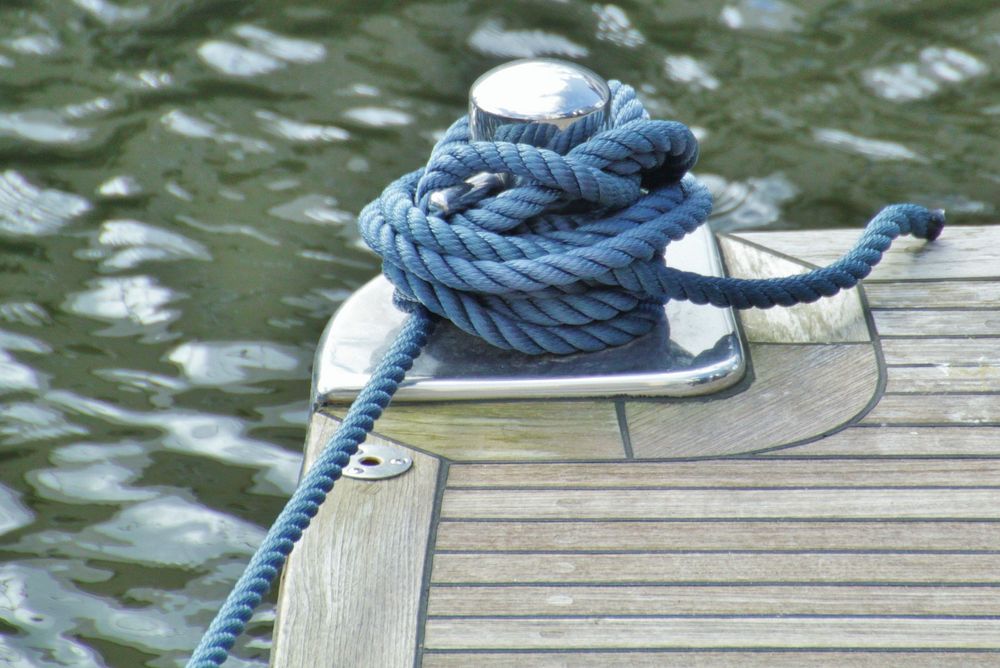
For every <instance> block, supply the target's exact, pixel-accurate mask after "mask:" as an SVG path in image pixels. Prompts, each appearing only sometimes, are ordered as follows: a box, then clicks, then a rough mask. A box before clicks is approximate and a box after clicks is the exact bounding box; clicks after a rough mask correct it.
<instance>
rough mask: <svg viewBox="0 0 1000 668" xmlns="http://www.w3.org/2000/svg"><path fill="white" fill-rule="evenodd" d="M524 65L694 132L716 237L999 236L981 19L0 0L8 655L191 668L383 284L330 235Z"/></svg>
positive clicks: (989, 75)
mask: <svg viewBox="0 0 1000 668" xmlns="http://www.w3.org/2000/svg"><path fill="white" fill-rule="evenodd" d="M535 55H551V56H561V57H566V58H570V59H574V60H578V61H580V62H582V63H584V64H586V65H588V66H590V67H591V68H593V69H595V70H597V71H598V72H600V73H601V74H603V75H605V76H606V77H608V78H620V79H623V80H626V81H628V82H630V83H632V84H633V85H634V86H635V87H636V88H637V89H639V90H640V91H641V93H642V95H643V98H644V100H645V102H646V104H647V107H648V108H649V109H650V110H651V111H652V112H653V113H654V115H656V116H659V117H672V118H676V119H678V120H681V121H683V122H685V123H688V124H689V125H691V126H692V127H693V128H695V129H696V133H697V134H698V136H699V138H700V139H701V140H702V160H701V163H700V165H699V167H698V172H699V175H700V176H702V177H703V178H705V179H706V180H707V181H708V182H709V184H710V185H711V187H712V188H713V190H714V191H715V192H716V193H717V194H718V200H719V203H718V209H719V214H718V215H717V216H716V217H715V219H714V220H713V225H714V226H715V227H716V228H717V229H734V228H749V227H755V228H772V229H779V228H783V229H784V228H790V229H798V228H815V227H835V226H836V227H843V226H860V225H861V224H862V223H863V222H864V221H866V220H867V219H868V217H869V216H870V215H871V214H873V213H874V212H875V211H876V210H877V209H878V208H879V207H880V206H882V205H884V204H886V203H890V202H894V201H916V202H919V203H922V204H927V205H933V206H941V207H945V208H947V209H948V211H949V216H950V221H951V224H956V225H962V224H985V223H991V222H995V221H996V219H997V212H996V207H997V205H998V202H1000V197H998V191H1000V131H998V130H997V126H998V122H1000V95H998V93H1000V78H998V76H997V72H998V70H1000V5H997V3H996V2H994V1H993V0H979V1H969V0H966V1H961V0H954V1H945V0H940V1H936V2H931V1H929V0H928V1H924V2H919V1H907V2H892V3H888V2H884V1H876V0H867V1H857V0H856V1H846V0H843V1H839V2H821V1H819V0H812V1H808V2H807V1H801V2H791V1H784V0H731V1H729V2H715V1H699V2H694V1H683V2H682V1H671V2H668V1H664V0H659V1H653V0H647V1H645V2H630V3H628V4H623V5H620V6H616V5H600V4H590V3H585V2H558V1H555V0H551V1H549V2H537V1H536V2H512V3H496V2H471V3H458V2H438V3H431V2H416V3H407V4H406V5H405V6H404V7H399V6H397V5H395V4H394V3H387V2H381V3H379V2H367V3H362V2H354V3H347V2H337V1H335V0H328V1H326V2H319V1H313V2H292V1H290V2H273V1H272V2H262V1H259V0H258V1H256V2H254V1H247V0H242V1H239V2H236V1H230V0H198V1H197V2H196V1H194V0H157V1H156V2H153V0H146V2H145V3H140V2H136V1H132V0H128V1H127V2H121V3H118V4H114V3H112V2H110V1H108V0H21V1H17V0H0V272H2V288H3V289H2V292H0V462H2V469H0V665H2V666H15V667H18V668H20V667H23V666H88V667H90V666H123V667H130V666H156V667H161V666H179V665H183V661H184V657H185V655H186V653H187V652H188V651H189V650H190V649H191V648H192V647H193V646H194V644H195V643H196V642H197V639H198V637H199V634H200V632H201V630H202V629H203V628H204V627H205V626H206V625H207V624H208V622H209V620H210V619H211V616H212V615H213V613H214V611H215V610H216V609H217V607H218V605H219V603H220V601H221V599H222V598H223V597H224V595H225V594H226V592H227V591H228V588H229V586H230V585H231V583H232V582H233V580H234V579H235V578H236V576H237V575H238V573H239V572H240V570H241V568H242V565H243V563H244V562H245V561H246V559H247V557H248V556H249V554H250V553H251V551H252V549H253V547H254V546H255V545H256V543H257V542H258V541H259V540H260V537H261V536H262V533H263V530H264V527H266V526H267V525H268V524H269V523H270V520H271V519H272V518H273V516H274V515H275V514H276V513H277V511H278V509H279V508H280V506H281V504H282V500H283V499H284V498H285V497H286V496H287V495H288V494H289V492H290V490H291V489H292V486H293V484H294V480H295V478H296V475H297V471H298V466H299V452H300V450H301V445H302V440H303V436H304V423H305V420H306V409H307V395H308V384H309V367H310V360H311V356H312V352H313V349H314V347H315V342H316V340H317V338H318V337H319V334H320V332H321V330H322V327H323V325H324V323H325V321H326V319H327V317H328V316H329V314H330V313H331V312H332V311H333V310H334V309H335V308H336V307H337V305H338V304H339V303H340V302H341V301H342V300H343V299H344V298H345V296H346V295H347V294H349V293H350V291H352V290H353V289H355V288H356V287H358V286H359V285H361V284H362V283H363V282H364V281H365V280H367V278H369V277H370V276H372V275H374V274H375V273H376V271H377V262H376V260H375V258H374V257H373V256H372V255H370V254H369V253H367V252H366V251H364V250H363V249H362V248H361V247H360V245H359V241H358V236H357V233H356V232H355V230H354V226H353V220H354V216H355V215H356V213H357V212H358V210H359V209H360V208H361V207H362V206H363V205H364V204H365V203H366V202H367V201H368V200H369V199H370V198H372V197H373V196H374V195H376V194H377V192H378V190H379V189H380V187H381V186H382V185H383V184H385V183H386V182H387V181H388V180H390V179H391V178H393V177H394V176H396V175H398V174H400V173H401V172H403V171H408V170H410V169H413V168H414V167H416V166H417V165H419V164H420V162H421V159H422V158H423V157H424V156H425V155H426V153H427V151H428V149H429V148H430V146H431V143H432V141H433V138H434V136H435V135H436V133H439V132H440V131H441V130H443V129H444V128H445V127H446V126H447V125H448V124H449V123H450V122H451V120H452V119H453V118H454V117H455V116H456V115H458V114H460V113H461V112H462V110H463V106H464V96H465V91H466V89H467V87H468V85H469V83H470V82H471V81H472V80H473V79H474V78H475V77H476V76H477V75H478V74H479V73H481V72H482V71H484V70H485V69H488V68H489V67H491V66H493V65H495V64H497V63H499V62H502V61H504V60H507V59H511V58H515V57H524V56H535ZM272 617H273V607H272V606H270V605H265V606H264V608H263V610H262V612H260V613H259V614H258V616H257V617H256V618H255V621H254V622H253V624H252V626H251V634H250V636H249V638H248V639H245V640H244V641H242V642H241V643H240V645H239V649H238V654H239V657H240V658H239V659H237V660H233V661H232V662H231V664H227V665H233V666H263V665H266V662H267V656H268V651H269V642H270V640H269V637H270V630H271V621H272Z"/></svg>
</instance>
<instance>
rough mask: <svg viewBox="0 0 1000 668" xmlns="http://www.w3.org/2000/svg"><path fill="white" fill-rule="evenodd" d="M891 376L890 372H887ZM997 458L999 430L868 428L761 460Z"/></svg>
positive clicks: (999, 452)
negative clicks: (805, 458) (799, 458)
mask: <svg viewBox="0 0 1000 668" xmlns="http://www.w3.org/2000/svg"><path fill="white" fill-rule="evenodd" d="M890 373H891V370H890ZM789 455H794V456H796V457H1000V427H985V426H967V427H947V426H946V427H938V426H908V427H893V426H881V425H879V426H871V427H864V428H853V429H845V430H844V431H841V432H838V433H836V434H832V435H831V436H828V437H826V438H824V439H822V440H819V441H815V442H813V443H809V444H807V445H803V446H800V447H797V448H789V449H787V450H779V451H776V452H774V453H766V454H763V455H759V456H760V457H762V458H763V457H769V456H776V457H787V456H789Z"/></svg>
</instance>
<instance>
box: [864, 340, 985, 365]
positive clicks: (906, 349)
mask: <svg viewBox="0 0 1000 668" xmlns="http://www.w3.org/2000/svg"><path fill="white" fill-rule="evenodd" d="M882 353H883V354H884V355H885V363H886V364H888V365H890V366H891V365H908V366H913V365H925V366H926V365H942V366H943V365H949V366H968V367H979V366H982V365H984V364H996V363H997V362H998V361H1000V337H985V338H958V339H941V338H935V337H927V338H892V339H883V340H882Z"/></svg>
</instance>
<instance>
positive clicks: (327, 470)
mask: <svg viewBox="0 0 1000 668" xmlns="http://www.w3.org/2000/svg"><path fill="white" fill-rule="evenodd" d="M433 326H434V320H433V318H432V316H431V315H430V314H429V313H428V312H427V311H426V310H425V309H423V308H420V307H419V306H418V307H416V308H415V309H413V310H412V311H411V313H410V316H409V317H408V318H407V319H406V322H405V323H404V325H403V328H402V330H401V331H400V333H399V335H398V336H397V338H396V340H395V342H394V343H393V344H392V347H390V349H389V351H388V352H387V353H386V354H385V357H383V358H382V360H381V361H380V362H379V364H378V366H377V367H376V369H375V371H374V372H373V373H372V377H371V380H369V381H368V384H367V385H366V386H365V388H364V389H363V390H362V391H361V393H360V394H358V396H357V398H356V399H355V400H354V403H352V404H351V407H350V409H349V410H348V411H347V415H346V416H345V417H344V420H343V422H342V423H341V425H340V428H339V429H337V433H336V434H334V436H333V438H332V439H331V441H330V443H328V444H327V445H326V447H325V448H324V449H323V451H322V452H321V453H320V455H319V457H317V458H316V461H315V462H314V463H313V465H312V466H311V467H310V468H309V471H308V472H307V473H306V474H305V476H303V478H302V480H300V481H299V485H298V487H297V488H296V489H295V492H294V493H293V494H292V497H291V498H290V499H289V500H288V503H286V504H285V507H284V508H283V509H282V511H281V513H280V514H279V515H278V517H277V518H276V519H275V521H274V524H273V525H272V526H271V528H270V529H269V530H268V532H267V535H266V536H265V537H264V540H263V541H262V542H261V544H260V546H259V547H258V548H257V551H256V552H255V553H254V555H253V557H252V558H251V559H250V563H249V564H248V565H247V567H246V570H245V571H244V572H243V575H241V576H240V579H239V580H238V581H237V582H236V585H235V586H234V587H233V590H232V591H231V592H230V593H229V596H228V597H227V598H226V601H225V603H223V605H222V608H220V610H219V612H218V613H217V614H216V616H215V619H214V620H212V623H211V625H210V626H209V627H208V630H207V631H206V632H205V635H204V636H203V637H202V639H201V642H200V643H198V647H197V648H196V649H195V651H194V654H193V655H192V657H191V659H190V660H189V661H188V663H187V668H216V667H217V666H221V665H222V664H223V663H224V662H225V660H226V659H227V658H228V657H229V649H230V648H231V647H232V646H233V643H234V642H236V639H237V638H238V637H239V636H240V635H241V634H242V633H243V631H244V629H246V625H247V623H248V622H249V621H250V617H251V616H252V615H253V611H254V609H255V608H256V607H257V606H258V605H259V604H260V601H261V599H262V598H263V597H264V596H265V595H266V594H267V592H268V590H269V589H270V588H271V584H272V583H273V582H274V580H275V578H276V577H277V576H278V573H280V572H281V568H282V567H283V566H284V564H285V560H286V559H287V558H288V555H289V553H290V552H291V551H292V546H293V545H294V544H295V543H296V542H297V541H298V540H299V538H301V537H302V532H303V531H305V530H306V527H308V526H309V522H310V520H311V519H312V518H313V517H315V515H316V513H317V511H318V510H319V507H320V505H321V504H322V503H323V501H325V500H326V496H327V494H329V493H330V490H331V489H333V484H334V483H335V482H336V481H337V480H338V479H339V478H340V476H341V472H342V469H343V467H345V466H347V463H348V461H349V460H350V457H351V455H353V454H354V453H356V452H357V451H358V446H359V445H360V444H361V443H363V442H364V440H365V438H366V437H367V436H368V433H369V432H370V431H371V430H372V428H373V427H374V425H375V420H377V419H378V418H379V416H380V415H382V411H383V410H385V408H386V406H388V405H389V401H390V400H391V399H392V395H393V394H395V392H396V390H397V389H398V388H399V384H400V383H401V382H402V381H403V377H404V376H405V375H406V372H407V371H408V370H409V369H410V367H411V366H413V360H414V359H416V357H417V356H418V355H419V354H420V351H421V349H422V348H423V347H424V345H425V344H426V343H427V337H428V336H430V333H431V330H432V329H433Z"/></svg>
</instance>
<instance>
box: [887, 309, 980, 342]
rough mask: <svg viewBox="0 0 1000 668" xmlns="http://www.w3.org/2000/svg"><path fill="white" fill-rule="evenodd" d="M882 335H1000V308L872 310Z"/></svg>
mask: <svg viewBox="0 0 1000 668" xmlns="http://www.w3.org/2000/svg"><path fill="white" fill-rule="evenodd" d="M872 315H873V316H874V317H875V329H877V330H878V333H879V335H880V336H942V337H943V336H961V337H966V336H998V335H1000V310H997V309H976V310H968V311H966V310H961V311H960V310H951V311H946V310H937V309H914V310H910V309H896V310H889V311H882V310H873V311H872Z"/></svg>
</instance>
